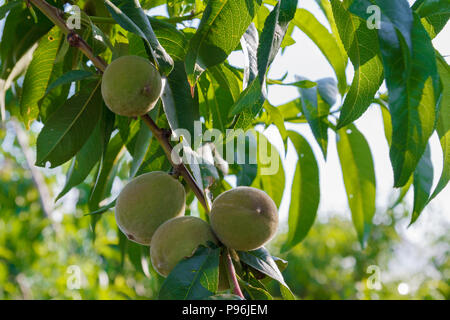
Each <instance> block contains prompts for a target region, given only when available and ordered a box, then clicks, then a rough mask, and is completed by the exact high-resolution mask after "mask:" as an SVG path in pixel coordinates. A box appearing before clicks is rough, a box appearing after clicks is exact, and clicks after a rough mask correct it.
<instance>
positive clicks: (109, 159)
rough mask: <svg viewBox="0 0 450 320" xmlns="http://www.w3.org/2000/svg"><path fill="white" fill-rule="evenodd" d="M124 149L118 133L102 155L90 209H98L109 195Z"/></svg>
mask: <svg viewBox="0 0 450 320" xmlns="http://www.w3.org/2000/svg"><path fill="white" fill-rule="evenodd" d="M124 151H125V148H124V145H123V141H122V139H121V137H120V135H119V134H116V135H115V136H114V138H112V139H111V141H110V142H109V144H108V148H107V150H106V153H105V154H104V156H103V157H102V161H101V165H100V166H99V169H98V173H97V178H96V180H95V184H94V187H93V188H92V191H91V194H90V196H89V210H91V211H95V210H98V209H99V204H100V202H101V201H102V200H104V199H105V198H106V197H108V196H109V192H110V190H111V187H112V183H113V180H114V178H115V176H116V172H117V169H118V164H119V160H120V158H121V157H122V155H123V153H124Z"/></svg>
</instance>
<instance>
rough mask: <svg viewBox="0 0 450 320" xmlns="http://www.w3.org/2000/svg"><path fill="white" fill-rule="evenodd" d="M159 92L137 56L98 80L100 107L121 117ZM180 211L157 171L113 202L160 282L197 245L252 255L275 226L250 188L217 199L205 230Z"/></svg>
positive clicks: (171, 183)
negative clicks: (146, 249) (145, 251)
mask: <svg viewBox="0 0 450 320" xmlns="http://www.w3.org/2000/svg"><path fill="white" fill-rule="evenodd" d="M161 88H162V85H161V76H160V75H159V72H158V70H157V69H156V68H155V67H154V65H153V64H152V63H151V62H150V61H148V60H147V59H144V58H141V57H137V56H124V57H121V58H118V59H116V60H114V61H113V62H112V63H111V64H110V65H109V66H108V67H107V68H106V70H105V72H104V75H103V79H102V95H103V99H104V101H105V103H106V105H107V106H108V107H109V108H110V109H111V110H112V111H113V112H115V113H117V114H119V115H125V116H139V115H143V114H145V113H147V112H148V111H149V110H151V109H152V108H153V107H154V106H155V104H156V102H157V100H158V98H159V96H160V93H161ZM185 206H186V193H185V189H184V187H183V185H182V184H181V183H180V182H179V181H178V179H177V178H175V177H173V176H171V175H169V174H167V173H165V172H160V171H154V172H150V173H146V174H143V175H140V176H138V177H136V178H134V179H133V180H132V181H130V182H129V183H128V184H127V185H126V186H125V187H124V188H123V190H122V191H121V193H120V194H119V196H118V198H117V202H116V211H115V216H116V221H117V225H118V226H119V228H120V230H121V231H122V232H123V233H124V234H125V235H126V236H127V237H128V239H130V240H132V241H134V242H137V243H140V244H142V245H146V246H150V256H151V261H152V265H153V267H154V268H155V270H156V271H157V272H158V273H159V274H161V275H162V276H165V277H166V276H167V275H168V274H169V273H170V272H171V271H172V269H173V268H174V267H175V266H176V265H177V264H178V263H179V262H180V261H181V260H182V259H183V258H187V257H190V256H192V255H193V253H194V252H195V250H196V249H197V247H198V246H200V245H208V242H212V243H215V244H217V245H219V244H220V243H221V244H223V245H225V246H226V247H228V248H230V249H234V250H239V251H249V250H254V249H257V248H259V247H261V246H263V245H264V244H265V243H266V242H267V241H269V240H270V239H271V238H272V236H273V235H274V233H275V232H276V229H277V226H278V213H277V207H276V205H275V203H274V202H273V200H272V199H271V198H270V197H269V196H268V195H267V194H266V193H265V192H263V191H261V190H258V189H255V188H251V187H238V188H235V189H231V190H228V191H226V192H224V193H222V194H221V195H219V196H218V197H217V198H216V199H215V200H214V202H213V204H212V208H211V212H210V215H209V220H210V224H209V223H207V222H206V221H204V220H202V219H200V218H197V217H193V216H184V213H185ZM222 262H223V260H222ZM222 265H223V263H222ZM221 269H223V266H222V267H221V268H220V269H219V275H220V279H219V282H220V283H219V289H226V288H228V287H229V286H228V281H227V278H226V276H224V275H226V273H225V272H224V270H221Z"/></svg>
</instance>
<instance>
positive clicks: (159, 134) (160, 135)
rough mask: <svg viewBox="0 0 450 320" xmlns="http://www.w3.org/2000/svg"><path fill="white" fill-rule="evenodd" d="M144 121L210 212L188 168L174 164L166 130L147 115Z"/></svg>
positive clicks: (168, 157) (181, 164) (176, 168)
mask: <svg viewBox="0 0 450 320" xmlns="http://www.w3.org/2000/svg"><path fill="white" fill-rule="evenodd" d="M141 118H142V120H143V121H144V122H145V123H146V124H147V126H148V127H149V128H150V130H151V131H152V133H153V135H154V136H155V138H156V139H157V140H158V142H159V144H160V145H161V147H162V148H163V150H164V152H165V153H166V156H167V159H169V162H170V163H171V165H172V166H173V167H174V169H175V170H176V171H177V172H179V173H180V175H181V176H182V177H183V178H184V180H186V183H187V184H188V185H189V187H191V189H192V191H193V192H194V194H195V196H196V197H197V199H198V201H200V203H201V204H202V206H203V207H204V208H205V210H206V211H207V212H209V207H208V205H207V202H206V198H205V194H204V193H203V191H202V189H200V187H199V186H198V185H197V183H196V182H195V180H194V178H193V177H192V175H191V173H190V172H189V170H188V169H187V168H186V166H185V165H184V164H183V163H182V162H181V163H180V164H176V163H174V161H173V159H172V149H173V148H172V145H171V144H170V142H169V139H170V138H169V136H168V135H167V134H165V132H164V130H163V129H161V128H159V127H158V126H157V125H156V123H155V122H154V121H153V119H152V118H150V117H149V115H147V114H145V115H143V116H141Z"/></svg>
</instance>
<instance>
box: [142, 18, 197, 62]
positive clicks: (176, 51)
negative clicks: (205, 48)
mask: <svg viewBox="0 0 450 320" xmlns="http://www.w3.org/2000/svg"><path fill="white" fill-rule="evenodd" d="M148 18H149V20H150V23H151V25H152V28H153V31H154V32H155V35H156V37H157V38H158V41H159V43H160V44H161V46H162V47H163V48H164V49H165V50H166V52H167V53H168V54H169V55H170V56H171V57H172V59H173V60H174V61H183V60H184V58H185V56H186V52H187V46H188V41H187V39H186V36H185V35H184V33H183V32H181V31H180V30H178V29H177V28H176V27H175V26H173V25H171V24H170V23H166V22H164V21H161V20H159V19H155V18H152V17H148Z"/></svg>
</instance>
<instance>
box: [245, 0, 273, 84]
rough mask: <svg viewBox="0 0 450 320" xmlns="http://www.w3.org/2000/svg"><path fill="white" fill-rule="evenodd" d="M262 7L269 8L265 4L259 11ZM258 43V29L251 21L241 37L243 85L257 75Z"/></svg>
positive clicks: (250, 81)
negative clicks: (243, 58) (243, 63)
mask: <svg viewBox="0 0 450 320" xmlns="http://www.w3.org/2000/svg"><path fill="white" fill-rule="evenodd" d="M262 9H264V10H267V11H269V9H267V8H266V7H265V6H262V7H261V9H260V12H261V11H263V10H262ZM258 43H259V34H258V30H257V29H256V26H255V24H254V23H251V24H250V25H249V26H248V29H247V30H246V31H245V33H244V35H243V36H242V39H241V47H242V52H243V54H244V57H245V60H244V62H245V65H244V79H243V84H244V87H246V86H247V85H248V84H249V83H252V82H253V80H255V78H256V77H257V76H258V58H257V54H258Z"/></svg>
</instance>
